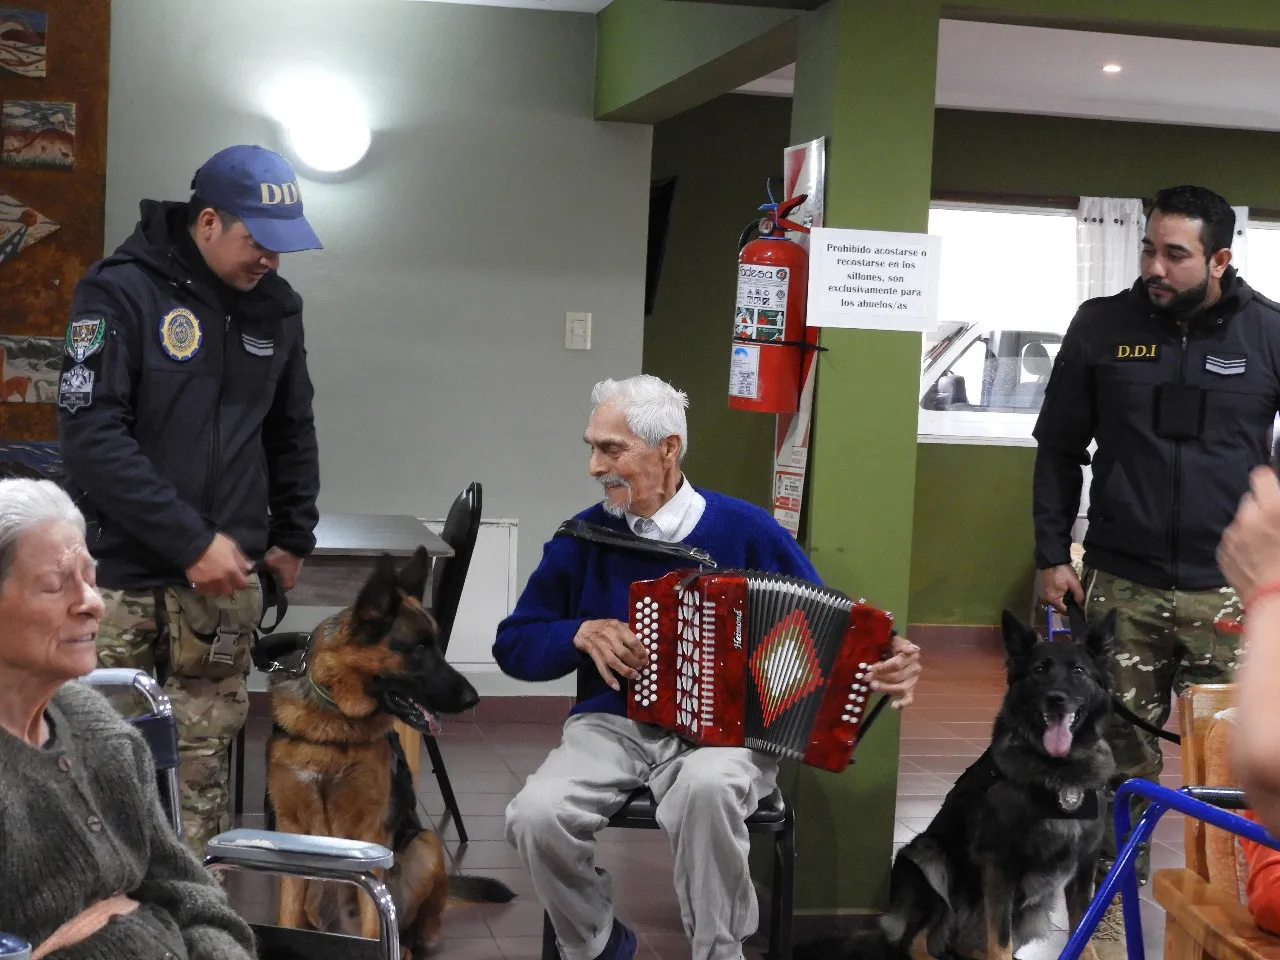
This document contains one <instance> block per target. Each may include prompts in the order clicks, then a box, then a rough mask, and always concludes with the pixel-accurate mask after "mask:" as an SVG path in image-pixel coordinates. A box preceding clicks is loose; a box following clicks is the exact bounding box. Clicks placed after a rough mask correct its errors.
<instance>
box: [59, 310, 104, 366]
mask: <svg viewBox="0 0 1280 960" xmlns="http://www.w3.org/2000/svg"><path fill="white" fill-rule="evenodd" d="M106 333H107V318H106V317H80V318H79V319H77V320H72V321H71V323H70V324H69V325H68V326H67V338H66V342H67V356H69V357H70V358H71V359H72V360H74V361H75V362H76V363H84V362H85V360H86V359H88V358H89V357H92V356H93V355H94V354H95V353H97V352H98V351H99V350H101V349H102V341H103V339H104V337H105V336H106Z"/></svg>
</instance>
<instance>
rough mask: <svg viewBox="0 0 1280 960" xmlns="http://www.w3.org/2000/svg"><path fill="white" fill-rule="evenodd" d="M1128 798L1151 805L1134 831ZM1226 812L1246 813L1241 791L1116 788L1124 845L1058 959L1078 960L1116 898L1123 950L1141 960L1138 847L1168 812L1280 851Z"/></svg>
mask: <svg viewBox="0 0 1280 960" xmlns="http://www.w3.org/2000/svg"><path fill="white" fill-rule="evenodd" d="M1131 797H1142V798H1144V799H1146V800H1149V801H1150V806H1148V807H1147V809H1146V810H1144V811H1143V813H1142V816H1141V817H1139V818H1138V824H1137V826H1136V827H1133V828H1132V830H1130V826H1131V824H1132V817H1131V816H1130V814H1129V800H1130V798H1131ZM1228 808H1229V809H1228ZM1231 809H1236V810H1243V809H1247V804H1246V802H1245V799H1244V793H1243V792H1242V791H1240V790H1234V789H1229V788H1225V787H1181V788H1179V789H1177V790H1172V789H1170V788H1169V787H1162V786H1160V785H1159V784H1155V783H1152V782H1151V781H1149V780H1138V779H1134V780H1126V781H1125V782H1124V783H1122V784H1120V786H1119V787H1117V788H1116V797H1115V804H1114V817H1115V829H1116V836H1117V837H1125V838H1126V839H1125V842H1124V845H1123V846H1122V847H1121V848H1120V852H1119V854H1118V855H1117V856H1116V860H1115V863H1113V864H1112V865H1111V869H1110V870H1109V871H1108V872H1107V875H1106V877H1105V878H1104V879H1103V881H1102V883H1101V885H1099V887H1098V889H1097V891H1096V892H1095V893H1094V895H1093V900H1091V901H1090V902H1089V908H1088V909H1087V910H1085V912H1084V916H1083V917H1081V918H1080V924H1079V925H1078V926H1077V927H1076V929H1075V930H1073V931H1072V932H1071V939H1069V940H1068V941H1067V945H1066V946H1065V947H1064V948H1063V950H1062V953H1060V954H1059V955H1058V960H1080V954H1081V952H1082V951H1083V950H1084V948H1085V945H1086V944H1087V943H1088V942H1089V938H1090V937H1091V936H1093V931H1094V928H1095V927H1097V925H1098V921H1099V920H1100V919H1101V918H1102V914H1103V912H1104V911H1105V910H1106V909H1107V906H1108V905H1109V904H1110V903H1111V900H1112V898H1113V897H1114V896H1115V895H1116V893H1117V892H1119V894H1120V897H1121V910H1122V912H1123V913H1124V936H1125V947H1126V949H1127V951H1128V954H1129V960H1144V957H1145V949H1144V948H1143V945H1142V912H1141V908H1140V907H1139V905H1138V872H1137V863H1138V846H1139V844H1142V843H1144V842H1146V841H1147V840H1149V839H1150V838H1151V834H1152V832H1153V831H1154V830H1155V828H1156V824H1157V823H1158V822H1159V821H1160V818H1161V817H1162V816H1164V815H1165V813H1167V812H1168V811H1169V810H1177V811H1178V812H1179V813H1182V814H1185V815H1186V816H1188V817H1195V818H1196V819H1197V820H1203V821H1204V822H1205V823H1207V824H1209V825H1210V826H1214V827H1218V828H1219V829H1222V830H1226V831H1227V832H1229V833H1234V834H1236V835H1238V836H1241V837H1245V838H1246V839H1249V840H1252V841H1253V842H1254V843H1260V844H1263V845H1264V846H1267V847H1271V848H1272V849H1273V850H1280V839H1277V838H1276V837H1274V836H1272V835H1271V834H1270V833H1268V832H1267V830H1266V829H1265V828H1264V827H1263V826H1262V825H1261V824H1258V823H1255V822H1254V821H1252V820H1246V819H1245V818H1244V817H1242V816H1240V814H1238V813H1231V812H1230V810H1231Z"/></svg>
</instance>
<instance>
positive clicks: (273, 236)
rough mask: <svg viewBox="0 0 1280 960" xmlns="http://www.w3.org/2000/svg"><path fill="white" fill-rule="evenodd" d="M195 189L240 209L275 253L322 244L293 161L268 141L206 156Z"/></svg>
mask: <svg viewBox="0 0 1280 960" xmlns="http://www.w3.org/2000/svg"><path fill="white" fill-rule="evenodd" d="M191 190H192V192H193V193H194V195H195V196H197V197H199V198H200V199H201V200H203V201H204V202H205V203H207V204H208V205H209V206H211V207H214V208H215V209H218V210H225V211H226V212H227V213H231V214H234V215H235V216H237V217H239V218H240V220H241V221H242V222H243V223H244V225H245V229H247V230H248V231H249V235H250V236H252V237H253V239H254V240H256V241H257V242H258V243H259V244H261V245H262V246H264V247H266V248H267V249H268V250H271V251H273V252H275V253H295V252H297V251H299V250H320V249H322V248H321V245H320V238H319V237H317V236H316V232H315V231H314V230H312V229H311V224H309V223H307V220H306V218H305V217H304V216H303V215H302V191H301V190H300V189H299V188H298V176H297V174H295V173H294V172H293V167H292V166H291V165H290V164H289V161H288V160H286V159H285V158H284V157H282V156H280V154H278V153H276V152H274V151H272V150H267V149H266V148H265V147H259V146H248V145H240V146H235V147H227V148H226V149H225V150H220V151H218V152H217V153H215V154H214V155H213V156H212V157H210V158H209V159H208V160H207V161H205V163H204V165H203V166H202V167H201V168H200V169H199V170H197V171H196V175H195V178H194V179H192V181H191Z"/></svg>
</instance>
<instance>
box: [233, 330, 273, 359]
mask: <svg viewBox="0 0 1280 960" xmlns="http://www.w3.org/2000/svg"><path fill="white" fill-rule="evenodd" d="M240 342H241V343H243V344H244V348H245V350H246V351H248V352H249V353H252V354H253V355H254V356H255V357H269V356H271V355H273V354H274V353H275V352H276V342H275V341H274V340H272V339H271V338H270V337H266V338H263V337H251V336H249V335H248V334H247V333H242V334H240Z"/></svg>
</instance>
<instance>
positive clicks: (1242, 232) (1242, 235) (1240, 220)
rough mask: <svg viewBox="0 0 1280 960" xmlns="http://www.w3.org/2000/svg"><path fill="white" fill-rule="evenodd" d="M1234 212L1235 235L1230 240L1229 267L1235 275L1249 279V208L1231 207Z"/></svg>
mask: <svg viewBox="0 0 1280 960" xmlns="http://www.w3.org/2000/svg"><path fill="white" fill-rule="evenodd" d="M1231 209H1232V210H1234V211H1235V212H1236V235H1235V236H1234V237H1232V238H1231V265H1232V266H1233V267H1235V268H1236V273H1238V274H1240V276H1242V277H1244V279H1245V280H1246V281H1247V280H1248V279H1249V269H1248V265H1249V233H1248V230H1249V208H1248V207H1232V208H1231Z"/></svg>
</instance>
